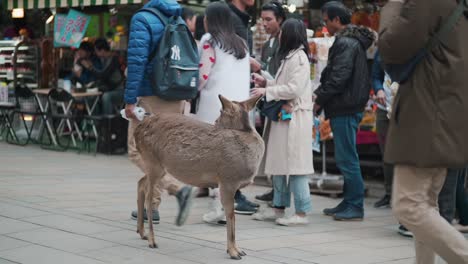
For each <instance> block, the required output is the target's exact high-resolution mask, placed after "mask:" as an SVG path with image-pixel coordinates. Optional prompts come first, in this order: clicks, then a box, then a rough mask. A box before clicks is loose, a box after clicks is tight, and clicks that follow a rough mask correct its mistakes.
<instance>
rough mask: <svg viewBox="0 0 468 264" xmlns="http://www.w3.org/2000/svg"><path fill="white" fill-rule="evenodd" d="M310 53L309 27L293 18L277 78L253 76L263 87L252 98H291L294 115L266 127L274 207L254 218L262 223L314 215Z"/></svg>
mask: <svg viewBox="0 0 468 264" xmlns="http://www.w3.org/2000/svg"><path fill="white" fill-rule="evenodd" d="M308 54H309V51H308V45H307V36H306V29H305V26H304V24H303V23H302V22H301V21H299V20H297V19H288V20H286V21H285V22H284V24H283V26H282V31H281V33H280V47H279V51H278V55H279V57H280V59H281V60H282V64H281V66H280V67H279V69H278V71H277V73H276V78H275V79H274V80H268V81H267V80H266V79H265V78H264V77H262V76H260V75H258V74H253V79H254V82H255V84H256V86H257V87H258V88H254V89H252V95H253V96H257V95H265V96H266V100H267V101H268V102H269V101H280V100H286V101H287V103H286V104H285V105H283V110H285V111H287V112H288V113H290V114H291V119H290V120H281V119H280V120H279V121H272V120H267V122H266V125H265V130H264V134H263V137H264V140H265V145H266V151H265V156H264V164H265V168H264V170H265V171H264V173H265V174H267V175H272V179H273V188H274V195H273V196H274V198H273V205H274V209H273V210H270V209H268V210H266V211H262V212H259V213H256V214H254V216H253V217H254V219H256V220H276V223H277V224H279V225H286V226H287V225H293V224H307V223H308V219H307V217H306V213H308V212H310V211H311V200H310V190H309V177H308V175H310V174H312V173H314V168H313V160H312V125H313V123H312V119H313V112H312V109H313V105H312V89H311V84H310V77H309V76H310V64H309V58H308ZM263 87H265V88H263ZM291 193H292V194H293V195H294V205H295V209H296V214H294V215H293V216H291V217H285V216H284V210H285V208H286V207H289V206H290V200H291Z"/></svg>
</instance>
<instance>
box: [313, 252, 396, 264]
mask: <svg viewBox="0 0 468 264" xmlns="http://www.w3.org/2000/svg"><path fill="white" fill-rule="evenodd" d="M310 260H311V261H313V262H316V263H320V264H341V263H346V264H371V263H378V262H383V261H389V260H390V259H389V258H386V257H384V256H380V255H376V254H374V253H373V252H368V253H363V252H359V253H356V252H348V253H344V254H337V255H328V256H320V257H315V258H310Z"/></svg>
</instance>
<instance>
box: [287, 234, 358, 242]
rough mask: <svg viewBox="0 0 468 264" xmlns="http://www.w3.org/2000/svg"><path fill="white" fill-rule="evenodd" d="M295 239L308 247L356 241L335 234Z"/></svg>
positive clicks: (353, 238)
mask: <svg viewBox="0 0 468 264" xmlns="http://www.w3.org/2000/svg"><path fill="white" fill-rule="evenodd" d="M293 238H294V239H295V240H297V241H302V242H303V244H307V245H314V244H322V243H329V242H339V241H353V240H355V239H356V238H355V237H352V236H348V235H340V234H336V233H334V232H326V233H312V234H305V235H296V236H294V237H293Z"/></svg>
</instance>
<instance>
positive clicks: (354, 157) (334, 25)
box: [314, 2, 374, 220]
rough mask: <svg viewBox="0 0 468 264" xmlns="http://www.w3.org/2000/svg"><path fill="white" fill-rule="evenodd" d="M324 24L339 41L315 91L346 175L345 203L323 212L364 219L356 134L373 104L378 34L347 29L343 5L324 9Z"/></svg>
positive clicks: (317, 107) (347, 15) (348, 19)
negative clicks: (370, 58) (371, 58)
mask: <svg viewBox="0 0 468 264" xmlns="http://www.w3.org/2000/svg"><path fill="white" fill-rule="evenodd" d="M322 15H323V20H324V22H325V24H326V27H327V29H328V31H329V32H330V34H332V35H335V36H336V40H335V42H334V44H333V45H332V47H331V48H330V51H329V56H328V64H327V67H326V68H325V69H324V70H323V72H322V77H321V79H320V82H321V85H320V86H319V87H318V88H317V90H316V91H315V95H316V99H315V105H314V112H316V113H317V112H318V111H320V110H322V109H323V110H325V116H326V117H327V118H329V119H330V124H331V128H332V132H333V138H334V144H335V160H336V165H337V167H338V168H339V169H340V171H341V173H342V174H343V177H344V190H343V192H344V197H343V198H344V199H343V201H342V202H341V203H340V204H338V206H336V207H334V208H327V209H325V210H324V211H323V212H324V214H326V215H330V216H334V219H335V220H362V219H363V217H364V207H363V202H364V182H363V180H362V175H361V168H360V165H359V156H358V153H357V149H356V133H357V129H358V125H359V123H360V121H361V119H362V112H363V111H364V107H365V105H366V103H367V101H368V100H369V92H370V88H371V79H370V74H369V70H368V67H367V56H366V50H367V49H368V48H369V47H370V46H371V44H372V43H373V41H374V34H373V33H372V32H371V31H370V30H369V29H366V28H363V27H356V26H349V25H348V24H350V22H351V12H350V11H349V10H348V9H347V8H346V7H345V6H344V5H343V4H342V3H339V2H329V3H327V4H325V5H324V6H323V8H322Z"/></svg>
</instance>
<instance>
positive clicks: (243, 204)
mask: <svg viewBox="0 0 468 264" xmlns="http://www.w3.org/2000/svg"><path fill="white" fill-rule="evenodd" d="M257 210H258V208H257V207H253V206H250V205H249V203H248V200H243V201H240V202H239V203H236V207H235V208H234V212H235V213H236V214H242V215H252V214H254V213H256V212H257Z"/></svg>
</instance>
